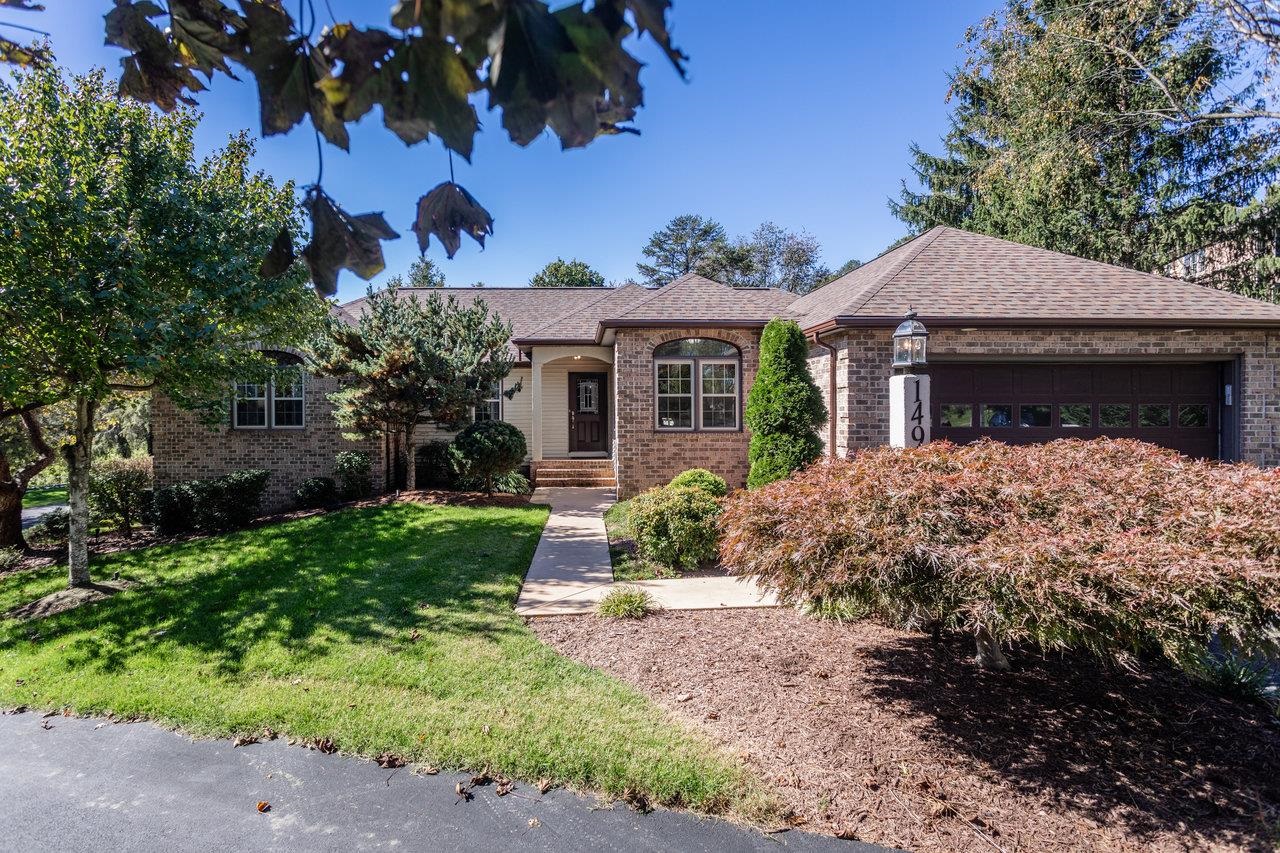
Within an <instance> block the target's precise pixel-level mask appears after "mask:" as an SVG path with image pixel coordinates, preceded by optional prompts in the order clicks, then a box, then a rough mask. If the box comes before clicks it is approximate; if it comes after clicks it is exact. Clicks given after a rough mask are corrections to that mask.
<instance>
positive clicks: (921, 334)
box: [893, 311, 929, 368]
mask: <svg viewBox="0 0 1280 853" xmlns="http://www.w3.org/2000/svg"><path fill="white" fill-rule="evenodd" d="M928 343H929V331H928V330H927V329H925V327H924V323H921V322H920V321H919V320H917V319H916V312H915V311H908V312H907V319H905V320H903V321H902V322H901V323H900V324H899V325H898V328H897V330H896V331H895V332H894V333H893V366H894V367H906V368H911V367H922V366H923V365H924V364H926V360H925V349H926V347H927V346H928Z"/></svg>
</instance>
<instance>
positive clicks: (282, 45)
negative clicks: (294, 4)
mask: <svg viewBox="0 0 1280 853" xmlns="http://www.w3.org/2000/svg"><path fill="white" fill-rule="evenodd" d="M244 12H245V18H246V20H247V22H248V28H249V29H248V32H249V38H248V48H249V49H248V52H247V53H246V54H245V55H244V58H243V60H242V61H243V62H244V64H245V66H246V67H248V69H249V70H250V71H252V72H253V76H254V77H255V78H256V79H257V81H258V103H259V107H260V113H261V117H262V133H263V135H264V136H273V135H275V134H278V133H286V132H288V131H289V130H290V129H291V128H293V127H294V126H295V125H297V124H298V123H299V122H301V121H302V118H303V116H306V115H310V116H311V123H312V124H313V125H315V128H316V130H318V131H320V133H322V134H323V135H324V138H325V139H327V140H329V141H330V142H332V143H333V144H334V145H336V146H338V147H339V148H341V149H342V150H344V151H347V150H349V149H350V147H351V139H350V136H349V135H348V133H347V126H346V124H345V123H344V122H343V121H342V119H341V118H339V117H338V114H337V113H336V112H335V111H334V109H333V106H332V105H331V104H330V103H329V100H328V98H326V97H325V96H324V93H323V92H321V91H320V89H318V88H317V86H316V84H317V83H319V82H320V81H321V80H323V79H324V78H326V77H328V76H330V68H329V64H328V62H327V61H326V60H325V58H324V53H323V52H322V51H320V50H318V49H312V47H311V44H310V42H308V41H307V39H306V38H305V37H302V36H299V35H296V34H295V33H294V31H293V19H291V18H290V17H289V15H288V13H287V12H285V11H284V9H282V8H281V7H279V6H277V5H275V4H271V3H248V4H245V7H244Z"/></svg>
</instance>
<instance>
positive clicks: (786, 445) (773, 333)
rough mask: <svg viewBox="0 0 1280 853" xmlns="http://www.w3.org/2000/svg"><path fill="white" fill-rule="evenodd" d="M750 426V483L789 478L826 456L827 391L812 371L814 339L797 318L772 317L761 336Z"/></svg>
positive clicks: (749, 406) (748, 416) (748, 408)
mask: <svg viewBox="0 0 1280 853" xmlns="http://www.w3.org/2000/svg"><path fill="white" fill-rule="evenodd" d="M745 422H746V425H747V427H748V428H749V429H750V430H751V447H750V450H749V460H750V462H751V471H750V473H749V474H748V475H747V486H748V487H749V488H752V489H754V488H757V487H759V486H763V485H764V484H766V483H771V482H773V481H775V480H780V479H783V478H785V477H788V476H790V475H791V474H792V472H794V471H797V470H799V469H800V468H802V467H804V466H805V465H808V464H809V463H811V462H813V461H814V460H815V459H817V458H818V457H819V456H821V455H822V439H821V438H819V436H818V433H817V430H818V428H819V427H820V426H822V425H823V424H825V423H826V422H827V409H826V406H824V405H823V403H822V392H821V391H820V390H818V386H817V385H815V384H814V383H813V378H812V377H811V376H810V375H809V342H808V340H807V339H806V338H805V336H804V332H802V331H800V326H799V325H798V324H796V322H795V321H793V320H781V319H775V320H770V321H769V324H768V325H767V326H765V327H764V332H762V333H761V335H760V370H759V371H758V372H757V373H756V379H755V383H754V384H753V385H752V386H751V392H750V393H749V394H748V395H747V406H746V412H745Z"/></svg>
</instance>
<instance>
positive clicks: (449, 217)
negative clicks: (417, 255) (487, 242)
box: [413, 181, 493, 258]
mask: <svg viewBox="0 0 1280 853" xmlns="http://www.w3.org/2000/svg"><path fill="white" fill-rule="evenodd" d="M413 232H414V234H416V235H417V236H418V249H419V250H420V251H422V252H424V253H425V252H426V251H427V245H428V243H429V242H430V239H429V238H430V235H432V234H434V235H435V236H436V239H437V240H439V241H440V242H441V244H443V245H444V250H445V253H446V254H447V255H448V256H449V257H450V258H452V257H453V256H454V254H456V253H457V251H458V249H459V247H461V245H462V234H463V233H464V232H465V233H466V234H468V235H470V237H471V238H472V239H473V240H475V241H476V242H477V243H479V244H480V247H481V248H484V238H485V235H486V234H492V233H493V217H492V216H490V215H489V211H487V210H485V209H484V208H483V207H481V206H480V203H479V202H478V201H476V200H475V198H474V197H473V196H472V195H471V193H469V192H467V191H466V189H464V188H463V187H461V186H459V185H458V184H455V183H453V182H452V181H445V182H444V183H442V184H438V185H437V186H435V187H434V188H433V189H432V190H431V191H430V192H428V193H427V194H426V195H424V196H422V198H420V199H418V218H417V221H415V222H414V223H413Z"/></svg>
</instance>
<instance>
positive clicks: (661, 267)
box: [636, 213, 725, 285]
mask: <svg viewBox="0 0 1280 853" xmlns="http://www.w3.org/2000/svg"><path fill="white" fill-rule="evenodd" d="M724 241H725V236H724V227H723V226H721V225H720V223H719V222H716V221H715V220H714V219H704V218H702V217H701V216H696V215H694V214H692V213H686V214H683V215H682V216H677V217H676V218H674V219H672V220H671V221H670V222H668V223H667V224H666V225H665V226H663V227H662V228H661V229H660V230H658V231H655V232H653V235H652V236H651V237H650V238H649V242H648V243H646V244H645V247H644V250H643V251H642V252H641V254H643V255H644V256H645V257H646V258H648V259H649V263H645V262H644V261H641V262H639V263H637V264H636V269H638V270H639V271H640V275H642V276H644V278H645V281H646V283H648V284H651V285H663V284H666V283H667V282H669V281H671V280H672V279H675V278H679V277H680V276H682V275H685V274H687V273H691V272H697V271H698V267H699V265H700V264H701V263H702V262H703V261H704V260H706V259H707V258H709V257H710V256H711V255H712V254H714V253H715V251H716V249H718V248H719V247H720V246H722V245H723V244H724Z"/></svg>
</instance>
